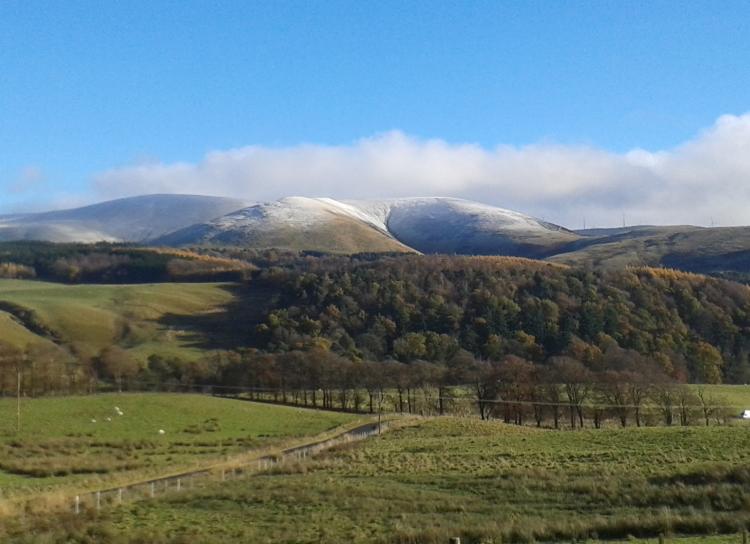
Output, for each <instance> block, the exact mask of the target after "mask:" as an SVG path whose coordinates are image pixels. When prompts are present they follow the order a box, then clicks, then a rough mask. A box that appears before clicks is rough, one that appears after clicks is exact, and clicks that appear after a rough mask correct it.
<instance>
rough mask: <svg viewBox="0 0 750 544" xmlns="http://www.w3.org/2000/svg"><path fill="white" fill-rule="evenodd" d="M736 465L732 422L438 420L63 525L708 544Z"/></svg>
mask: <svg viewBox="0 0 750 544" xmlns="http://www.w3.org/2000/svg"><path fill="white" fill-rule="evenodd" d="M749 463H750V435H749V434H748V433H747V432H741V431H738V429H737V428H733V427H710V428H641V429H635V428H631V429H620V430H606V431H602V430H599V431H595V430H586V431H579V432H555V431H549V430H540V429H532V428H517V427H510V426H507V425H503V424H500V423H497V422H481V421H472V420H465V419H464V420H461V419H453V418H440V419H435V420H429V421H426V422H424V423H422V424H421V425H419V426H418V427H412V428H404V429H401V430H397V431H392V432H389V433H386V434H385V435H383V436H382V437H381V438H378V439H371V440H369V441H367V442H365V443H363V444H359V445H354V446H350V447H342V448H338V449H337V450H335V451H333V452H331V453H329V454H324V455H322V456H320V457H318V458H316V459H314V460H312V461H310V462H308V463H307V464H303V465H295V464H292V465H289V466H287V467H282V468H280V469H277V470H274V471H271V472H269V473H266V474H264V475H260V476H256V477H253V478H251V479H250V480H244V481H243V480H240V481H234V482H230V483H225V484H209V485H207V487H205V488H202V489H199V490H196V491H192V492H187V493H185V494H175V495H172V496H171V497H165V498H163V499H159V500H155V501H146V502H141V503H137V504H132V505H128V506H126V507H125V508H122V509H115V510H112V511H110V512H108V513H106V514H105V515H104V517H100V518H98V519H96V520H94V521H92V522H86V521H83V522H79V523H80V525H79V526H78V527H77V528H75V529H74V531H77V532H78V534H80V533H81V532H83V531H85V532H86V533H87V534H89V535H98V536H99V537H101V538H104V537H107V538H109V539H117V538H120V539H122V540H120V541H122V542H137V541H138V539H143V538H145V537H146V536H148V539H149V541H151V542H174V541H186V542H187V541H196V542H197V541H200V542H209V543H210V542H227V541H240V540H241V541H243V542H274V543H291V542H295V543H308V542H309V543H313V542H352V543H360V544H364V543H383V542H395V543H423V544H432V543H435V544H438V543H445V542H447V541H448V538H449V537H453V536H460V537H462V538H461V539H462V542H467V543H471V544H476V543H479V542H500V541H502V542H534V541H550V542H562V541H565V542H570V541H572V540H578V541H580V540H584V541H597V540H598V539H602V540H604V539H607V540H609V539H614V540H626V539H628V537H629V535H632V536H633V537H651V538H653V537H655V536H656V535H658V534H659V533H667V534H669V533H674V534H678V535H679V534H690V535H713V534H715V533H733V535H734V536H733V537H732V538H733V539H734V540H730V539H729V538H719V537H714V538H713V540H711V542H715V543H718V542H730V541H734V542H741V539H740V537H739V535H738V534H737V533H738V532H739V530H740V529H741V528H742V527H747V526H748V524H749V523H750V515H748V511H747V504H748V501H750V475H749V474H748V470H747V467H748V464H749ZM249 519H250V520H252V523H248V520H249ZM57 534H58V535H61V534H62V533H60V532H58V533H57ZM73 534H75V533H73ZM684 542H691V541H690V540H685V541H684ZM696 542H697V540H696Z"/></svg>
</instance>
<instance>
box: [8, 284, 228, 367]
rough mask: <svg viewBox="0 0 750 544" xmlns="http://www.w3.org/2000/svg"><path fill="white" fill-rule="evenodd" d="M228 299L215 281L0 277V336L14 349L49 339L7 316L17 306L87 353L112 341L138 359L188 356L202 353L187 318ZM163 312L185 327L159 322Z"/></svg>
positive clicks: (212, 309) (215, 308) (224, 287)
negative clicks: (120, 282)
mask: <svg viewBox="0 0 750 544" xmlns="http://www.w3.org/2000/svg"><path fill="white" fill-rule="evenodd" d="M232 298H233V295H232V293H231V286H230V284H221V283H209V284H206V283H202V284H196V283H189V284H180V283H160V284H143V285H63V284H57V283H46V282H39V281H28V280H4V279H0V310H2V309H5V311H0V324H2V326H0V340H4V341H7V342H10V343H12V344H14V345H16V346H18V347H23V346H25V345H26V344H28V343H45V342H49V341H50V335H44V334H38V333H34V332H32V330H33V329H34V327H33V326H32V325H31V324H30V323H28V322H27V323H26V326H24V320H23V319H21V320H18V319H13V318H12V317H11V315H10V313H9V311H8V310H9V309H11V310H12V309H13V308H16V309H17V307H20V308H22V309H25V310H30V311H32V312H33V318H34V319H35V320H36V321H37V322H38V323H40V324H41V325H42V326H44V327H45V328H47V329H48V330H49V332H50V333H51V334H52V335H53V336H54V337H57V339H58V340H59V341H62V342H63V343H66V344H76V345H78V346H79V347H81V348H82V349H83V350H84V351H88V352H90V353H96V352H98V351H99V350H101V349H102V348H104V347H106V346H108V345H111V344H118V345H121V346H123V347H125V348H127V349H128V350H130V351H131V352H132V353H133V354H134V355H136V356H137V357H138V358H139V359H145V358H146V357H148V355H149V354H151V353H160V354H163V355H179V356H181V357H184V358H187V359H194V358H196V357H198V356H199V355H200V354H201V353H202V352H201V350H200V349H199V348H197V347H196V343H199V341H200V340H201V335H202V333H201V331H199V330H188V329H187V327H188V326H189V319H188V318H190V317H195V318H200V317H202V316H206V315H210V314H211V313H215V312H219V311H220V309H221V307H222V305H224V304H226V303H228V302H229V301H231V300H232ZM3 303H6V305H3ZM7 304H10V305H13V306H7ZM165 316H175V317H180V316H182V317H184V318H186V319H187V320H186V321H185V323H184V325H183V326H184V327H186V328H183V329H178V330H175V329H173V328H171V327H169V326H167V325H164V324H162V323H160V320H162V319H163V318H164V317H165Z"/></svg>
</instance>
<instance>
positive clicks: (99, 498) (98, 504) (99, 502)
mask: <svg viewBox="0 0 750 544" xmlns="http://www.w3.org/2000/svg"><path fill="white" fill-rule="evenodd" d="M96 509H97V511H98V510H101V509H102V492H101V491H97V492H96Z"/></svg>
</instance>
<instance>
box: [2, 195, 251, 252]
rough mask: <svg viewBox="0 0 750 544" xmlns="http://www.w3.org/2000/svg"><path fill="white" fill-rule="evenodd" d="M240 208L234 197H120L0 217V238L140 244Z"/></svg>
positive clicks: (243, 204)
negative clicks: (106, 200) (95, 202)
mask: <svg viewBox="0 0 750 544" xmlns="http://www.w3.org/2000/svg"><path fill="white" fill-rule="evenodd" d="M246 205H247V202H245V201H242V200H238V199H234V198H223V197H213V196H197V195H146V196H137V197H132V198H121V199H118V200H110V201H108V202H102V203H100V204H94V205H91V206H85V207H82V208H75V209H70V210H61V211H53V212H45V213H34V214H26V215H17V216H6V217H0V240H46V241H51V242H97V241H110V242H114V241H128V242H141V241H144V240H148V239H150V238H154V237H157V236H162V235H164V234H167V233H169V232H172V231H174V230H177V229H181V228H184V227H187V226H189V225H193V224H195V223H202V222H205V221H210V220H211V219H214V218H216V217H221V216H223V215H225V214H227V213H229V212H232V211H234V210H237V209H240V208H242V207H244V206H246Z"/></svg>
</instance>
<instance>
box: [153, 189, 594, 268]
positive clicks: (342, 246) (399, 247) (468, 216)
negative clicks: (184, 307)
mask: <svg viewBox="0 0 750 544" xmlns="http://www.w3.org/2000/svg"><path fill="white" fill-rule="evenodd" d="M578 238H579V236H578V235H576V234H575V233H573V232H571V231H568V230H566V229H564V228H562V227H559V226H557V225H552V224H549V223H545V222H543V221H540V220H537V219H534V218H533V217H529V216H527V215H523V214H520V213H517V212H513V211H510V210H504V209H502V208H496V207H493V206H487V205H484V204H479V203H476V202H470V201H467V200H460V199H455V198H438V197H433V198H404V199H394V200H374V201H337V200H333V199H330V198H304V197H290V198H283V199H281V200H279V201H276V202H269V203H265V204H258V205H255V206H252V207H250V208H246V209H244V210H240V211H238V212H236V213H232V214H229V215H227V216H224V217H221V218H219V219H216V220H213V221H211V222H209V223H206V224H202V225H194V226H191V227H188V228H186V229H182V230H180V231H177V232H175V233H172V234H171V235H167V236H164V237H161V238H158V239H156V240H154V241H153V243H155V244H157V245H158V244H164V245H195V244H212V245H234V246H245V247H257V248H269V247H276V248H281V249H292V250H312V251H326V252H334V253H359V252H391V251H397V252H413V251H416V252H421V253H448V254H450V253H458V254H471V255H474V254H480V255H519V256H543V255H547V254H550V253H553V252H554V251H555V248H557V247H559V246H562V245H564V244H568V243H570V242H573V241H575V240H577V239H578Z"/></svg>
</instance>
